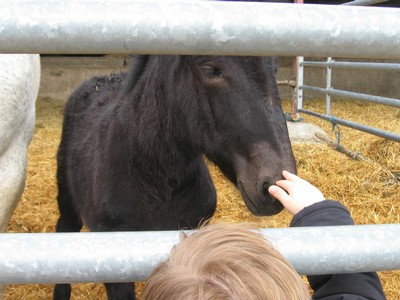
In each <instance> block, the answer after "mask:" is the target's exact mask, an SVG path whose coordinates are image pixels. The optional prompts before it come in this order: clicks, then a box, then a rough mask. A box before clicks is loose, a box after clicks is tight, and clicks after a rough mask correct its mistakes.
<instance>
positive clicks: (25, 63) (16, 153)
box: [0, 54, 40, 232]
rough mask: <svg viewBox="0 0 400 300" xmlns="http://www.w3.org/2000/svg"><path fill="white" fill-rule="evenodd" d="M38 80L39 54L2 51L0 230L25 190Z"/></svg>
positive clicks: (0, 77)
mask: <svg viewBox="0 0 400 300" xmlns="http://www.w3.org/2000/svg"><path fill="white" fill-rule="evenodd" d="M39 83H40V58H39V55H38V54H16V55H14V54H0V232H5V231H6V229H7V225H8V222H9V219H10V217H11V214H12V212H13V210H14V208H15V206H16V205H17V203H18V200H19V198H20V197H21V194H22V192H23V190H24V186H25V177H26V161H27V150H28V145H29V143H30V141H31V139H32V135H33V131H34V129H35V102H36V98H37V95H38V91H39Z"/></svg>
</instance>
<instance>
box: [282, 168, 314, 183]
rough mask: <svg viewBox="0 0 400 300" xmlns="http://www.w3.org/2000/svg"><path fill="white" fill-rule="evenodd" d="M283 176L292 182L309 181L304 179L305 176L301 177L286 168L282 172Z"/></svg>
mask: <svg viewBox="0 0 400 300" xmlns="http://www.w3.org/2000/svg"><path fill="white" fill-rule="evenodd" d="M282 176H283V177H284V178H285V179H287V180H289V181H292V182H298V183H308V181H306V180H304V179H303V178H300V177H299V176H297V175H296V174H293V173H290V172H289V171H286V170H284V171H283V172H282Z"/></svg>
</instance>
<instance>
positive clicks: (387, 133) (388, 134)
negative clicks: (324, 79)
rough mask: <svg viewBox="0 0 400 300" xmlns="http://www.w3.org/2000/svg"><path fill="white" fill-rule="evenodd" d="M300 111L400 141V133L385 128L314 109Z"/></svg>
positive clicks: (300, 110)
mask: <svg viewBox="0 0 400 300" xmlns="http://www.w3.org/2000/svg"><path fill="white" fill-rule="evenodd" d="M299 112H301V113H305V114H308V115H312V116H314V117H318V118H321V119H324V120H325V121H329V122H332V123H335V124H339V125H344V126H347V127H350V128H353V129H356V130H359V131H363V132H366V133H370V134H373V135H376V136H379V137H382V138H385V139H389V140H392V141H395V142H399V143H400V135H398V134H395V133H392V132H390V131H385V130H382V129H378V128H375V127H371V126H366V125H361V124H359V123H356V122H352V121H348V120H345V119H340V118H338V117H335V116H332V115H323V114H320V113H317V112H314V111H310V110H306V109H299Z"/></svg>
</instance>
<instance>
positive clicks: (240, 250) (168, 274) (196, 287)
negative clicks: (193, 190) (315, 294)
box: [142, 224, 310, 300]
mask: <svg viewBox="0 0 400 300" xmlns="http://www.w3.org/2000/svg"><path fill="white" fill-rule="evenodd" d="M142 299H143V300H150V299H163V300H164V299H165V300H168V299H174V300H181V299H182V300H183V299H185V300H195V299H196V300H205V299H210V300H211V299H213V300H214V299H218V300H220V299H226V300H228V299H229V300H243V299H246V300H247V299H249V300H255V299H260V300H261V299H262V300H266V299H285V300H286V299H296V300H297V299H310V294H309V293H308V289H307V286H306V284H305V283H304V281H303V280H302V279H301V278H300V276H299V275H298V274H297V273H296V271H295V270H294V269H293V267H292V266H291V265H290V264H289V263H288V262H287V260H286V259H285V258H284V257H283V256H282V255H281V254H280V253H279V252H278V251H277V250H276V249H275V248H274V247H273V246H272V245H271V244H270V243H269V242H267V241H266V240H265V239H264V238H263V236H262V235H261V234H260V233H259V232H257V231H256V230H255V229H254V228H252V227H250V226H248V225H232V224H231V225H224V224H217V225H208V226H205V227H202V228H201V229H200V230H198V231H197V232H195V233H193V234H192V235H189V236H184V238H183V239H182V240H181V242H180V243H179V244H178V245H176V246H175V247H174V248H173V249H172V251H171V254H170V257H169V260H168V261H166V262H163V263H161V264H160V265H159V266H158V267H157V268H156V269H155V270H154V271H153V273H152V274H151V275H150V277H149V278H148V280H147V282H146V284H145V286H144V288H143V293H142Z"/></svg>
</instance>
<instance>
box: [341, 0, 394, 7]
mask: <svg viewBox="0 0 400 300" xmlns="http://www.w3.org/2000/svg"><path fill="white" fill-rule="evenodd" d="M387 1H388V0H354V1H350V2H346V3H342V4H341V5H357V6H366V5H373V4H378V3H383V2H387Z"/></svg>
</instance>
